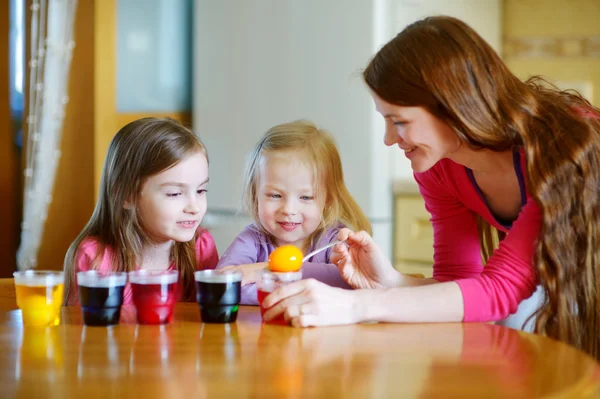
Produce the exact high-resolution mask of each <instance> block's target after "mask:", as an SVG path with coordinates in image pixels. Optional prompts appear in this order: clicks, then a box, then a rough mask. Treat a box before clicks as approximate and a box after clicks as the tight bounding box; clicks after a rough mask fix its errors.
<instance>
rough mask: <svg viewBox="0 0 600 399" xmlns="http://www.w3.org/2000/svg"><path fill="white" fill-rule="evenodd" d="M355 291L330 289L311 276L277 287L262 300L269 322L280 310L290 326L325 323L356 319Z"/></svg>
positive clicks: (334, 323) (357, 316)
mask: <svg viewBox="0 0 600 399" xmlns="http://www.w3.org/2000/svg"><path fill="white" fill-rule="evenodd" d="M356 302H357V301H356V295H355V291H351V290H343V289H341V288H333V287H330V286H328V285H327V284H323V283H321V282H319V281H317V280H314V279H307V280H300V281H297V282H295V283H292V284H287V285H283V286H281V287H279V288H278V289H276V290H275V291H273V292H272V293H271V294H269V295H268V296H267V297H266V298H265V300H264V301H263V303H262V306H263V307H264V308H265V309H268V310H267V311H266V312H265V314H264V316H263V319H264V320H265V321H269V320H271V319H273V318H275V317H277V316H279V315H280V314H282V313H283V315H284V318H285V320H287V321H288V322H290V324H291V325H292V326H294V327H311V326H329V325H341V324H355V323H358V322H360V321H361V320H360V315H359V312H360V306H357V305H358V304H357V303H356Z"/></svg>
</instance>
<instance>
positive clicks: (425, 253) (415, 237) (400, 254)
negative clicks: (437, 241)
mask: <svg viewBox="0 0 600 399" xmlns="http://www.w3.org/2000/svg"><path fill="white" fill-rule="evenodd" d="M394 202H395V203H394V216H395V217H394V220H395V226H394V266H395V267H396V269H398V270H399V271H401V272H402V273H411V274H422V275H424V276H425V277H431V276H432V274H433V268H432V265H433V229H432V227H431V222H430V221H429V218H430V215H429V212H427V210H426V209H425V203H424V201H423V198H422V197H421V195H420V194H419V193H418V192H406V193H397V194H396V195H395V201H394Z"/></svg>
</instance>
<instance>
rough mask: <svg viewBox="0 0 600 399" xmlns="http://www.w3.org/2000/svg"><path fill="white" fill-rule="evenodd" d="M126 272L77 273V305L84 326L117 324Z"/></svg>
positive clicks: (92, 271)
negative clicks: (78, 305)
mask: <svg viewBox="0 0 600 399" xmlns="http://www.w3.org/2000/svg"><path fill="white" fill-rule="evenodd" d="M126 283H127V273H126V272H121V273H118V272H105V273H104V272H97V271H95V270H90V271H86V272H79V273H77V285H78V286H79V303H80V304H81V311H82V313H83V323H84V324H85V325H86V326H113V325H115V324H118V323H119V318H120V317H121V305H123V290H124V289H125V284H126Z"/></svg>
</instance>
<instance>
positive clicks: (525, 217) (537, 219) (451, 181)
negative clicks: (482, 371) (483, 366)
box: [415, 152, 541, 321]
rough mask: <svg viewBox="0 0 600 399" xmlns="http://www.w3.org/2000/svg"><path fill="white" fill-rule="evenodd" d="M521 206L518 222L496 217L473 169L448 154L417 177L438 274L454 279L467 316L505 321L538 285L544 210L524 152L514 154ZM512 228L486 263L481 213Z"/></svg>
mask: <svg viewBox="0 0 600 399" xmlns="http://www.w3.org/2000/svg"><path fill="white" fill-rule="evenodd" d="M514 165H515V172H516V174H517V177H518V179H519V185H520V187H521V199H522V207H521V211H520V213H519V215H518V216H517V218H516V220H514V221H501V220H497V219H496V218H495V217H494V215H493V214H492V213H491V211H490V209H489V207H488V206H487V204H486V202H485V199H484V198H483V196H482V193H481V191H480V190H479V188H478V186H477V183H476V182H475V179H474V178H473V175H472V173H471V171H470V170H469V169H467V168H465V167H464V166H462V165H459V164H457V163H455V162H453V161H451V160H449V159H443V160H441V161H440V162H438V163H437V164H436V165H435V166H434V167H433V168H431V169H429V170H428V171H426V172H423V173H415V179H416V180H417V183H418V184H419V189H420V191H421V194H422V196H423V198H424V200H425V207H426V208H427V210H428V211H429V213H430V214H431V222H432V225H433V234H434V265H433V278H434V279H436V280H438V281H440V282H444V281H455V282H456V283H457V284H458V285H459V287H460V289H461V292H462V295H463V301H464V321H492V320H500V319H503V318H505V317H507V316H508V315H510V314H512V313H515V312H516V310H517V307H518V305H519V303H520V302H521V301H522V300H524V299H526V298H528V297H529V296H531V294H532V293H533V292H534V290H535V288H536V284H537V278H536V273H535V270H534V267H533V255H534V249H535V242H536V240H537V238H538V236H539V233H540V229H541V213H540V209H539V207H538V205H537V204H536V202H535V200H534V199H533V198H532V197H531V196H530V195H529V193H528V192H527V191H526V186H525V183H524V177H523V171H524V170H525V160H524V159H523V153H522V152H515V153H514ZM478 215H479V216H481V217H482V218H483V219H484V220H485V221H487V222H488V223H489V224H490V225H492V226H493V227H495V228H497V229H498V230H500V231H502V232H505V233H507V234H506V237H505V238H504V239H503V240H502V241H501V242H500V245H499V247H498V249H497V250H496V251H494V253H493V255H492V256H491V257H490V259H489V260H488V262H487V264H486V266H485V267H483V266H482V260H481V246H480V243H479V235H478V230H477V216H478Z"/></svg>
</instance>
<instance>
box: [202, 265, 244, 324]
mask: <svg viewBox="0 0 600 399" xmlns="http://www.w3.org/2000/svg"><path fill="white" fill-rule="evenodd" d="M242 277H243V274H242V272H240V271H227V272H223V271H220V270H199V271H197V272H195V273H194V278H195V280H196V301H197V302H198V305H199V306H200V316H201V318H202V322H203V323H233V322H235V321H236V320H237V314H238V309H239V305H240V299H241V296H242Z"/></svg>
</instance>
